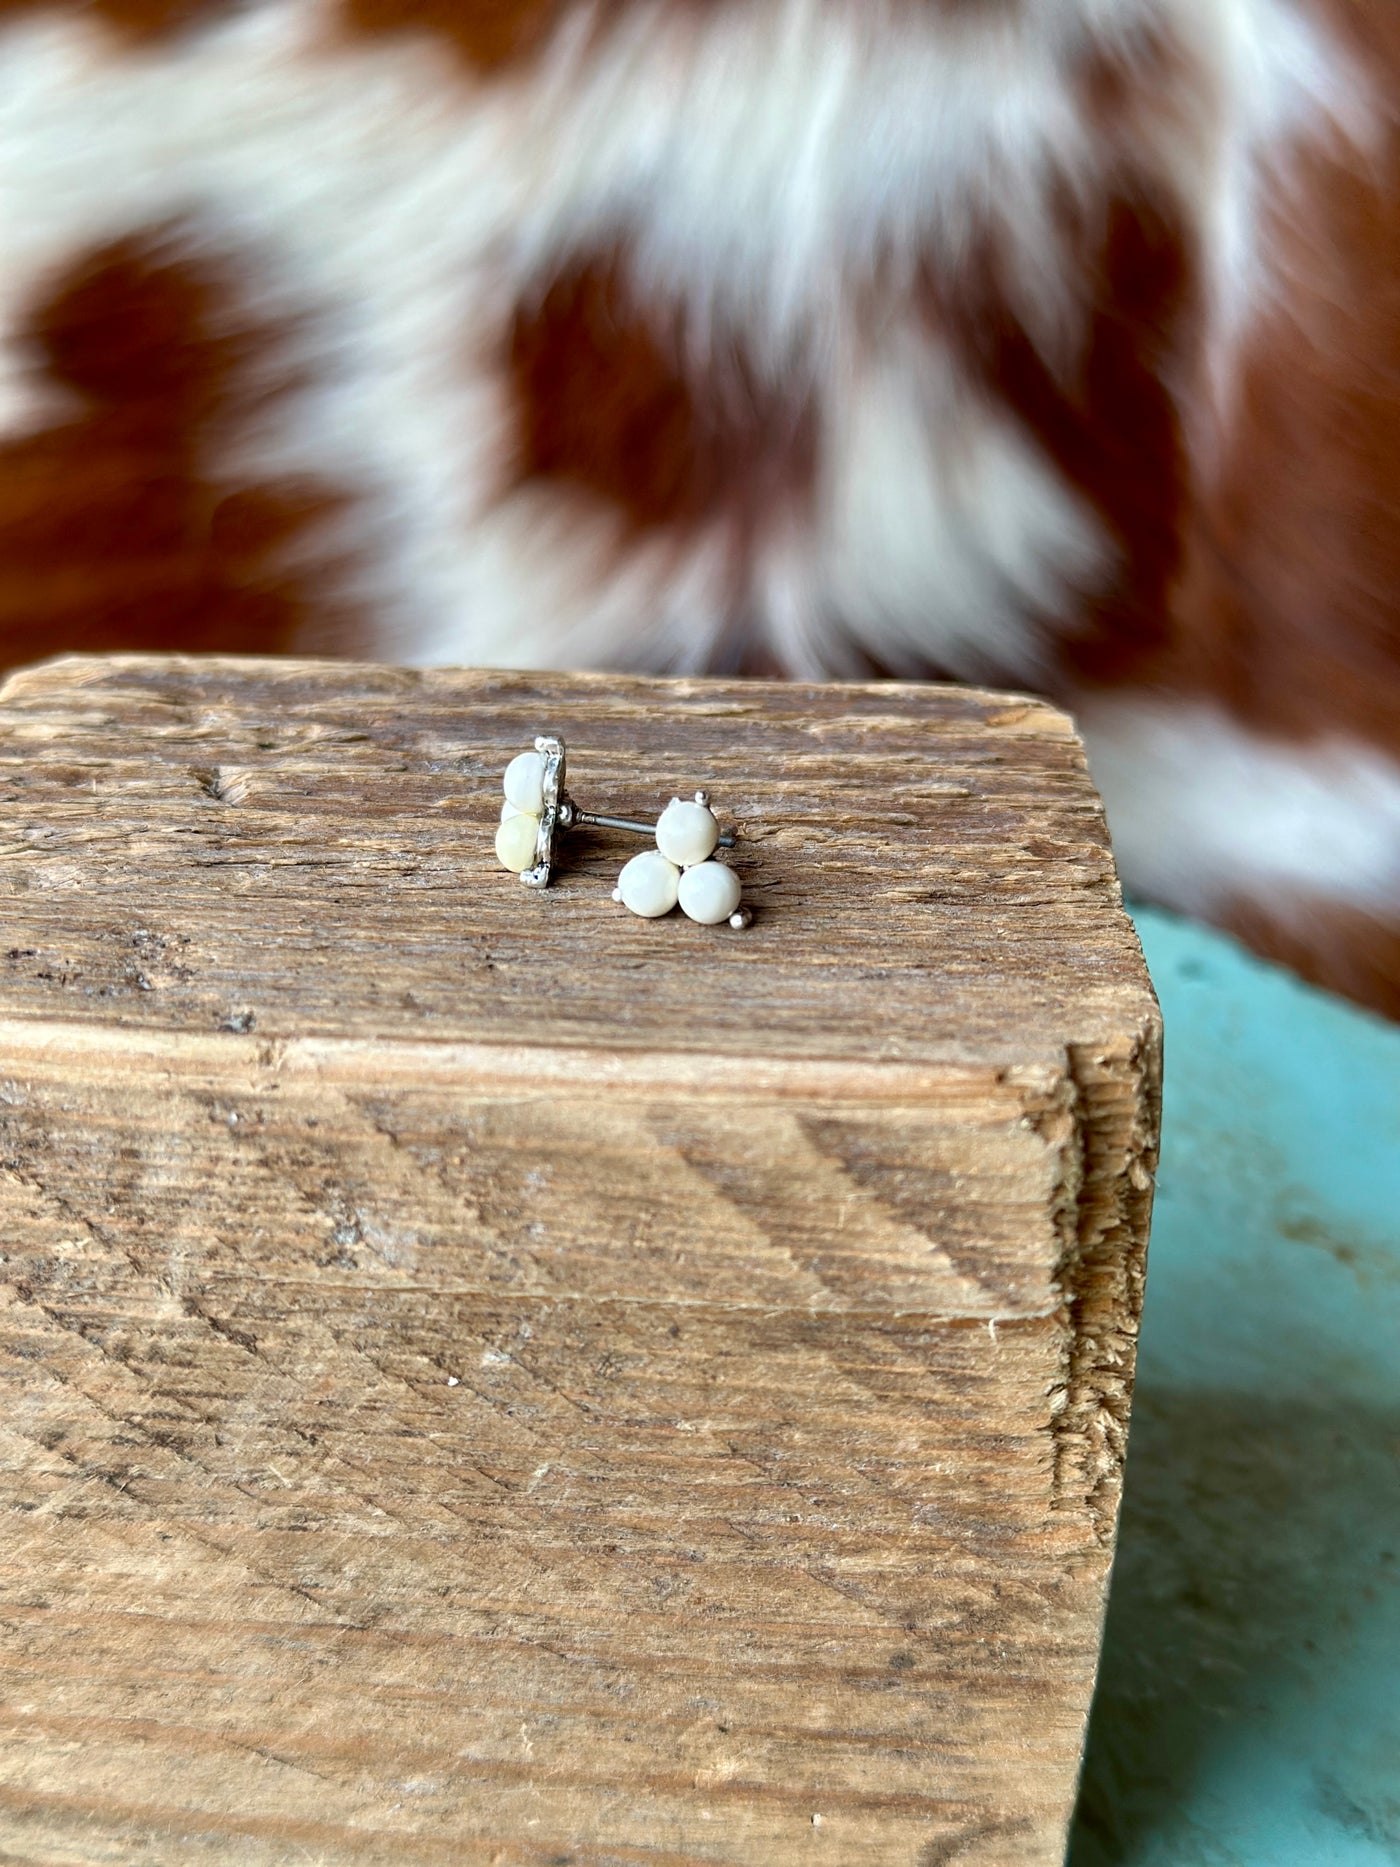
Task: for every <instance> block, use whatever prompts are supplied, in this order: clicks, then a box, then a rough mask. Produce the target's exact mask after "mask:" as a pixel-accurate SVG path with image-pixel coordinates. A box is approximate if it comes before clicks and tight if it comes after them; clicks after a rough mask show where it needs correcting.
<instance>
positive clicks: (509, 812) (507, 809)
mask: <svg viewBox="0 0 1400 1867" xmlns="http://www.w3.org/2000/svg"><path fill="white" fill-rule="evenodd" d="M538 815H539V812H538V811H533V810H522V809H521V808H520V806H519V805H518V804H512V803H511V801H510V799H509V798H507V799H506V801H505V803H504V804H502V805H501V822H502V823H508V822H509V821H510V819H511V818H512V817H535V816H538Z"/></svg>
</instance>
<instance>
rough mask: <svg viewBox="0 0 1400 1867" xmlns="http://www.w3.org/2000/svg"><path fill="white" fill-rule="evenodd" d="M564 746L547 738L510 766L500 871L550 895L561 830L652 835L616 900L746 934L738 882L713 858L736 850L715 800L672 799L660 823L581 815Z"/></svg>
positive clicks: (641, 910)
mask: <svg viewBox="0 0 1400 1867" xmlns="http://www.w3.org/2000/svg"><path fill="white" fill-rule="evenodd" d="M565 770H566V754H565V750H564V741H563V740H562V739H556V738H554V737H552V736H550V735H548V734H542V735H541V736H540V737H539V738H538V739H536V741H535V749H534V751H533V752H521V753H520V754H519V755H518V757H516V758H513V759H512V760H511V762H510V764H509V765H507V766H506V771H505V780H504V789H505V794H506V795H505V802H504V804H503V805H502V806H501V822H500V827H499V829H498V830H497V831H496V856H497V859H498V860H499V862H500V864H501V866H502V868H505V869H509V870H510V871H511V873H512V874H513V875H518V876H519V877H520V879H521V881H522V882H524V884H525V886H526V887H527V888H547V887H548V886H549V881H550V876H551V874H552V872H553V866H554V841H555V838H556V836H558V835H559V833H560V832H561V831H564V830H574V829H578V828H579V827H580V826H582V825H584V824H596V825H598V826H599V827H600V828H603V829H609V830H630V831H632V833H633V834H634V835H637V836H654V837H655V838H656V847H655V849H646V850H643V851H642V853H641V855H639V856H633V858H632V860H631V861H630V862H629V863H627V865H626V866H625V867H624V869H623V871H622V873H621V875H620V876H619V877H618V878H617V887H616V888H615V889H614V890H613V900H614V901H620V902H621V903H622V905H623V906H624V907H626V908H630V909H631V911H632V912H633V913H634V914H640V915H641V916H642V917H643V919H645V920H657V919H659V917H660V916H661V915H663V914H669V913H670V912H671V909H672V908H674V907H676V906H679V907H680V908H681V910H682V912H683V913H685V914H687V915H689V917H690V918H691V920H693V921H700V922H701V923H702V924H703V925H705V926H707V927H717V926H718V925H719V924H720V922H721V921H728V922H729V925H730V926H731V927H747V926H748V924H749V922H750V921H751V920H752V919H753V916H752V914H751V913H750V911H749V910H748V908H746V907H742V906H741V905H740V900H739V895H740V888H739V878H738V876H737V875H736V874H735V873H734V871H733V869H731V868H729V867H728V866H727V865H726V864H725V863H723V862H717V861H715V859H714V855H715V851H716V849H721V848H722V849H732V848H733V847H734V834H733V832H732V831H722V830H721V829H720V827H719V820H718V819H717V818H716V816H715V814H714V812H713V811H712V810H711V809H710V800H709V799H708V797H706V795H705V793H704V792H703V791H697V792H696V793H695V796H694V799H693V800H687V799H684V798H679V797H673V798H672V799H671V802H670V803H669V804H668V805H667V806H666V808H665V810H663V811H662V813H661V817H660V820H659V821H658V822H656V823H639V822H637V821H636V820H635V819H634V818H632V817H609V816H603V815H602V814H600V813H598V812H596V811H591V810H581V809H580V808H579V806H578V805H577V804H576V803H575V802H574V800H573V799H572V798H571V797H570V796H569V793H568V791H567V790H566V789H565V788H564V779H565Z"/></svg>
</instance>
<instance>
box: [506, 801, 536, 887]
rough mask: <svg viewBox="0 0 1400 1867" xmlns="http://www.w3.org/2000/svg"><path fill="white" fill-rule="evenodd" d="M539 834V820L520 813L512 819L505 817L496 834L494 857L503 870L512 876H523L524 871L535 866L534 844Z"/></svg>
mask: <svg viewBox="0 0 1400 1867" xmlns="http://www.w3.org/2000/svg"><path fill="white" fill-rule="evenodd" d="M539 833H540V820H539V818H538V817H531V816H529V815H528V814H527V813H526V812H525V811H523V810H522V811H520V812H518V813H517V815H515V816H514V817H507V818H506V820H505V822H504V823H503V824H502V825H501V827H500V829H499V830H497V832H496V855H497V858H498V859H499V861H500V864H501V867H502V868H503V869H509V870H510V872H511V874H512V875H523V874H524V872H525V870H526V869H533V868H534V866H535V843H536V840H537V839H538V837H539Z"/></svg>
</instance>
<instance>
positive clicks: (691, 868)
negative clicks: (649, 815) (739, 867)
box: [613, 797, 740, 927]
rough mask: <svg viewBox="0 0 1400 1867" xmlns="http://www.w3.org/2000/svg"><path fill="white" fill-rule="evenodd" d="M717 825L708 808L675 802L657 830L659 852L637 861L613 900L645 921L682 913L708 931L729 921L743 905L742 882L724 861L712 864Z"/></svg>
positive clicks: (647, 851) (629, 866) (622, 878)
mask: <svg viewBox="0 0 1400 1867" xmlns="http://www.w3.org/2000/svg"><path fill="white" fill-rule="evenodd" d="M718 843H719V824H718V823H717V822H716V821H715V814H714V812H713V811H712V810H711V809H710V808H709V806H708V805H707V804H702V803H700V802H699V801H698V799H697V801H696V802H695V803H693V804H688V803H686V802H685V801H684V800H683V799H682V798H679V797H676V798H672V800H671V802H670V803H669V804H668V805H667V806H666V808H665V810H663V811H662V813H661V819H660V821H659V822H658V824H657V826H656V848H655V849H644V850H643V851H642V853H641V855H640V856H633V858H632V860H631V861H630V862H629V863H628V864H627V866H626V868H624V869H623V871H622V873H621V875H619V876H618V878H617V889H616V892H615V893H614V895H613V899H614V900H615V901H620V902H621V903H622V905H623V906H624V907H627V908H631V910H632V912H633V913H634V914H640V915H641V916H642V917H643V918H644V919H645V920H656V919H657V918H658V917H659V916H660V915H662V914H669V913H670V912H671V909H672V908H673V907H675V906H676V904H677V902H679V903H680V907H681V911H682V913H684V914H688V915H689V916H690V918H691V920H693V921H699V922H700V923H701V924H702V925H703V926H706V927H717V926H718V925H719V923H720V922H721V921H727V920H728V919H729V917H730V915H731V914H733V913H734V911H735V910H736V909H737V907H738V906H739V892H740V890H739V878H738V876H737V875H736V874H735V873H734V871H733V869H731V868H727V867H726V866H725V864H724V863H722V862H711V861H710V857H711V856H712V855H713V854H714V852H715V849H716V847H717V845H718Z"/></svg>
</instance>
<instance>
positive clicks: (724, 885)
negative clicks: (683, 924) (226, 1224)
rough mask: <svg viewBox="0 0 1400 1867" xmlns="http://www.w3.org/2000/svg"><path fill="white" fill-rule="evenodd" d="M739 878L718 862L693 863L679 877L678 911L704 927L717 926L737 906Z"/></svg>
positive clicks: (727, 917) (726, 918) (725, 919)
mask: <svg viewBox="0 0 1400 1867" xmlns="http://www.w3.org/2000/svg"><path fill="white" fill-rule="evenodd" d="M739 892H740V891H739V878H738V876H737V875H736V874H735V873H734V871H733V869H731V868H727V867H726V866H725V864H724V863H722V862H697V863H696V864H695V866H694V868H690V869H687V870H686V872H685V874H684V875H683V876H682V877H681V885H680V890H679V896H680V904H681V910H682V912H683V913H686V914H688V915H689V916H690V918H691V919H692V920H693V921H699V922H700V923H701V925H702V926H704V927H718V925H719V923H720V922H721V921H727V920H728V919H729V917H730V915H731V914H732V913H733V912H734V910H735V908H737V907H738V905H739Z"/></svg>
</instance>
